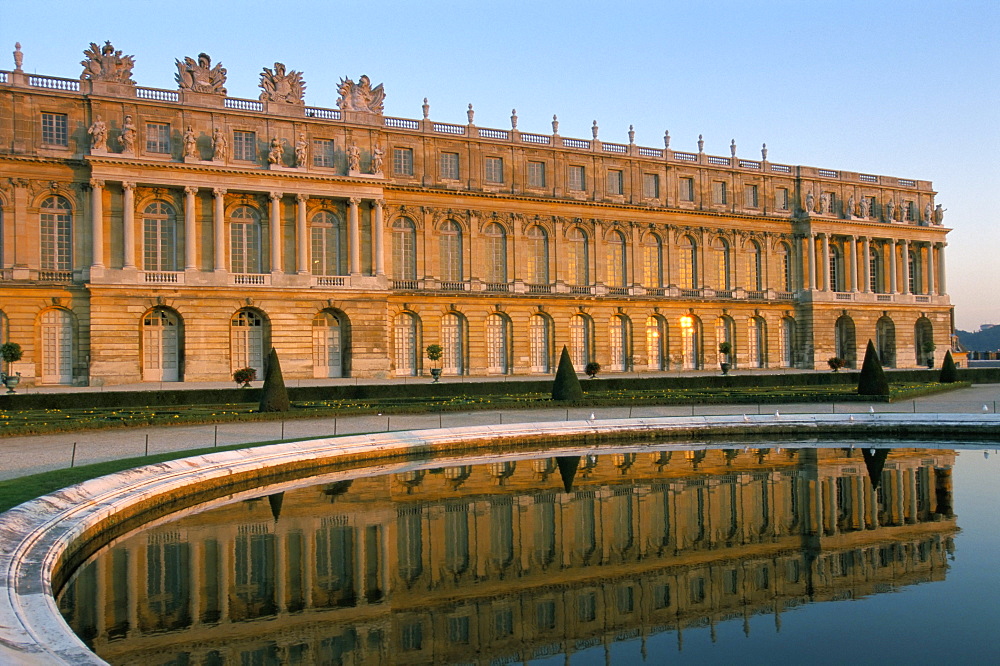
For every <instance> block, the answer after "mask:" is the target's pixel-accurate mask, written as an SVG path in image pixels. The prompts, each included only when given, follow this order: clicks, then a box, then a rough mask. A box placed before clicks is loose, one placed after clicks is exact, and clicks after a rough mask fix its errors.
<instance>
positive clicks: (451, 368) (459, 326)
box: [441, 312, 466, 375]
mask: <svg viewBox="0 0 1000 666" xmlns="http://www.w3.org/2000/svg"><path fill="white" fill-rule="evenodd" d="M465 330H466V326H465V317H463V316H462V315H460V314H459V313H457V312H449V313H448V314H446V315H445V316H444V317H442V318H441V346H442V347H443V348H444V356H442V357H441V358H442V367H441V369H442V371H443V372H444V374H446V375H464V374H465Z"/></svg>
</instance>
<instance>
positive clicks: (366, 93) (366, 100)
mask: <svg viewBox="0 0 1000 666" xmlns="http://www.w3.org/2000/svg"><path fill="white" fill-rule="evenodd" d="M338 92H340V97H339V98H338V99H337V106H338V107H340V110H341V111H362V112H364V113H378V114H381V113H382V109H383V107H384V106H385V90H383V89H382V84H381V83H380V84H378V85H377V86H375V87H374V88H372V82H371V79H369V78H368V77H367V76H365V75H364V74H362V75H361V78H360V79H358V82H357V83H355V82H354V81H352V80H351V79H341V80H340V87H339V88H338ZM424 117H425V118H426V117H427V115H426V114H424Z"/></svg>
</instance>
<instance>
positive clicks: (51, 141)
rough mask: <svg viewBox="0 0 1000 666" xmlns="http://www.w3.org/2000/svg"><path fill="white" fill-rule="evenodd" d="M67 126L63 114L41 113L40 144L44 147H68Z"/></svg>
mask: <svg viewBox="0 0 1000 666" xmlns="http://www.w3.org/2000/svg"><path fill="white" fill-rule="evenodd" d="M67 125H68V123H67V119H66V114H65V113H43V114H42V143H43V144H45V145H46V146H68V145H69V134H68V133H67V131H66V128H67Z"/></svg>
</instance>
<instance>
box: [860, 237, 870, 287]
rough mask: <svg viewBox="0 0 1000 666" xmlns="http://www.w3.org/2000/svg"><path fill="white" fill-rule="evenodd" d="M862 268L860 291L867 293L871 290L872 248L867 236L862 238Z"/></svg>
mask: <svg viewBox="0 0 1000 666" xmlns="http://www.w3.org/2000/svg"><path fill="white" fill-rule="evenodd" d="M861 257H862V264H863V265H862V266H861V291H864V292H869V291H871V290H872V283H871V281H872V279H871V273H872V246H871V239H870V238H869V237H868V236H865V237H864V245H863V250H862V255H861Z"/></svg>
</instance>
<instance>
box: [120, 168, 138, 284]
mask: <svg viewBox="0 0 1000 666" xmlns="http://www.w3.org/2000/svg"><path fill="white" fill-rule="evenodd" d="M122 250H123V254H124V257H123V258H122V268H135V183H129V182H123V183H122Z"/></svg>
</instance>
